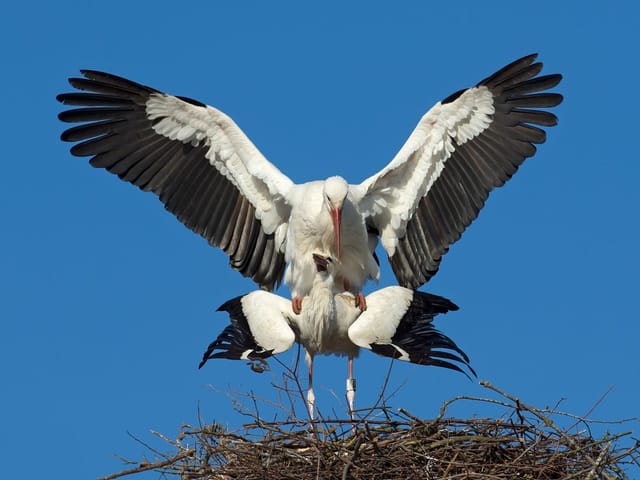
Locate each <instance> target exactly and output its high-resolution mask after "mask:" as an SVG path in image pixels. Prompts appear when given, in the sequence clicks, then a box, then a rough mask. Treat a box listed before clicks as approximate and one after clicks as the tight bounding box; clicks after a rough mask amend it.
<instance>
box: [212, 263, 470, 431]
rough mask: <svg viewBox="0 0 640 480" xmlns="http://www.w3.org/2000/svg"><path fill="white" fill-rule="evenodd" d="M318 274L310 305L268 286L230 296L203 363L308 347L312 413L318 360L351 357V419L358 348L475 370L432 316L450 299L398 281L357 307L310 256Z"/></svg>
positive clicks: (326, 267) (330, 271)
mask: <svg viewBox="0 0 640 480" xmlns="http://www.w3.org/2000/svg"><path fill="white" fill-rule="evenodd" d="M313 260H314V263H315V265H316V268H317V274H316V276H315V278H314V281H313V287H312V288H311V291H310V293H309V295H308V296H306V297H304V300H303V301H304V303H305V308H304V309H303V310H302V312H301V313H300V314H296V313H294V311H293V308H292V305H291V302H289V301H288V300H286V299H285V298H283V297H280V296H278V295H275V294H273V293H269V292H266V291H264V290H256V291H253V292H251V293H249V294H247V295H244V296H240V297H237V298H234V299H232V300H229V301H228V302H226V303H225V304H223V305H222V306H221V307H220V308H218V310H219V311H220V310H222V311H226V312H228V313H229V317H230V319H231V324H230V325H229V326H228V327H227V328H225V329H224V331H223V332H222V333H221V334H220V335H219V336H218V338H217V339H216V340H215V341H214V342H212V343H211V344H210V345H209V347H208V348H207V351H206V352H205V354H204V356H203V358H202V361H201V362H200V366H199V367H200V368H201V367H202V366H203V365H204V364H205V363H206V362H207V360H209V359H211V358H228V359H234V360H264V359H265V358H268V357H270V356H272V355H276V354H278V353H282V352H284V351H286V350H289V349H290V348H291V346H292V345H293V343H294V342H298V343H300V344H302V345H303V347H304V350H305V357H306V360H307V364H308V368H309V370H308V375H309V376H308V390H307V406H308V409H309V415H310V417H311V418H312V419H313V417H314V405H315V395H314V393H313V358H314V356H315V355H316V354H325V355H329V354H334V355H339V356H343V355H346V356H348V358H349V376H348V378H347V401H348V404H349V412H350V414H351V418H352V419H353V402H354V399H355V379H354V378H353V359H354V358H355V357H357V356H358V352H359V350H360V348H367V349H369V350H372V351H373V352H375V353H378V354H380V355H384V356H387V357H392V358H397V359H399V360H404V361H407V362H412V363H416V364H419V365H435V366H439V367H445V368H450V369H453V370H457V371H459V372H462V373H464V374H465V375H467V376H469V374H468V373H467V372H465V370H463V369H462V368H461V367H460V366H458V365H456V364H455V363H452V362H459V363H461V364H462V365H463V366H465V367H466V368H468V370H469V371H470V372H471V373H472V374H473V375H475V372H474V371H473V369H472V368H471V366H470V365H469V358H468V357H467V355H466V354H465V353H464V352H463V351H462V350H461V349H460V348H459V347H458V346H457V345H456V344H455V343H454V342H453V340H451V339H450V338H449V337H447V336H445V335H443V334H442V333H440V332H439V331H437V330H436V329H435V328H434V327H433V325H432V321H433V318H434V317H435V316H436V315H437V314H438V313H446V312H448V311H451V310H457V309H458V307H457V306H456V305H455V304H454V303H453V302H451V301H450V300H447V299H446V298H443V297H439V296H437V295H432V294H429V293H424V292H419V291H417V290H411V289H408V288H404V287H400V286H393V287H386V288H383V289H381V290H377V291H375V292H373V293H370V294H369V295H367V298H366V302H367V309H366V311H364V312H363V311H362V310H361V309H360V308H358V307H357V306H356V297H355V296H354V295H353V294H351V293H350V292H340V293H337V292H336V282H335V280H334V278H333V276H334V274H335V266H334V262H333V261H332V259H331V258H330V257H325V256H321V255H317V254H313Z"/></svg>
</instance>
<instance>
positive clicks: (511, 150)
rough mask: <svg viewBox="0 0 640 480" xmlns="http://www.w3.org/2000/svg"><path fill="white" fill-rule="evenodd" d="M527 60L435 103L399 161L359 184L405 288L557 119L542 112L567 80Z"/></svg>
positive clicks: (420, 278)
mask: <svg viewBox="0 0 640 480" xmlns="http://www.w3.org/2000/svg"><path fill="white" fill-rule="evenodd" d="M536 56H537V55H535V54H534V55H529V56H527V57H524V58H522V59H520V60H517V61H515V62H513V63H511V64H509V65H507V66H506V67H504V68H502V69H501V70H499V71H498V72H496V73H495V74H493V75H491V76H490V77H488V78H486V79H485V80H483V81H481V82H480V83H478V84H477V85H476V86H475V87H472V88H468V89H463V90H460V91H458V92H456V93H454V94H452V95H451V96H449V97H448V98H446V99H445V100H443V101H441V102H439V103H437V104H436V105H435V106H434V107H433V108H431V110H429V111H428V112H427V113H426V114H425V115H424V116H423V117H422V119H421V120H420V123H419V124H418V126H417V127H416V129H415V130H414V131H413V133H412V134H411V136H410V137H409V139H408V140H407V142H406V143H405V144H404V145H403V147H402V148H401V149H400V151H399V152H398V154H397V155H396V156H395V158H394V159H393V160H392V161H391V163H389V165H388V166H387V167H385V168H384V169H383V170H382V171H380V172H379V173H377V174H376V175H374V176H372V177H370V178H368V179H367V180H365V181H364V182H363V183H361V184H360V185H358V186H356V191H357V192H358V194H359V196H360V198H361V200H360V208H361V211H362V213H363V215H364V216H365V218H366V222H367V225H368V227H369V228H370V229H371V230H373V231H376V232H378V233H379V235H380V238H381V241H382V245H383V247H384V248H385V250H386V252H387V254H388V256H389V260H390V262H391V266H392V268H393V271H394V273H395V275H396V277H397V279H398V281H399V283H400V285H402V286H405V287H409V288H418V287H419V286H420V285H422V284H424V283H425V282H426V281H428V280H429V279H430V278H431V277H432V276H433V275H434V274H435V273H436V272H437V271H438V268H439V265H440V261H441V257H442V255H444V254H445V253H446V252H447V250H448V249H449V246H450V245H451V244H452V243H454V242H455V241H456V240H458V239H459V238H460V236H461V234H462V232H463V231H464V229H465V228H466V227H467V226H468V225H469V224H470V223H471V222H472V221H473V220H474V219H475V218H476V217H477V216H478V213H479V211H480V209H481V208H482V206H483V205H484V202H485V200H486V199H487V197H488V195H489V193H490V192H491V190H493V189H494V188H496V187H499V186H501V185H503V184H504V183H505V182H506V181H507V180H508V179H509V178H510V177H511V176H512V175H513V174H514V173H515V171H516V170H517V168H518V166H519V165H520V164H521V163H522V162H523V161H524V159H525V158H527V157H530V156H532V155H534V153H535V151H536V148H535V144H540V143H543V142H544V141H545V138H546V134H545V132H544V130H542V129H540V128H538V127H536V126H535V125H539V126H552V125H555V124H556V123H557V119H556V116H555V115H553V114H552V113H550V112H547V111H544V110H540V108H544V107H554V106H556V105H558V104H559V103H560V102H561V101H562V96H561V95H559V94H556V93H548V92H544V93H537V92H543V91H544V90H547V89H550V88H553V87H554V86H556V85H557V84H558V83H559V82H560V80H561V79H562V77H561V75H558V74H554V75H546V76H540V77H536V75H537V74H538V73H539V72H540V71H541V69H542V64H541V63H533V62H534V60H535V58H536Z"/></svg>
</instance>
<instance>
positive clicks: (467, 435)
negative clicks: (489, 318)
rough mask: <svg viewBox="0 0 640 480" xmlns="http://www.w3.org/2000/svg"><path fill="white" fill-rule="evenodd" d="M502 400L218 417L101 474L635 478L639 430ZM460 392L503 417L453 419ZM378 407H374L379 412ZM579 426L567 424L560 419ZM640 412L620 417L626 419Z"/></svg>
mask: <svg viewBox="0 0 640 480" xmlns="http://www.w3.org/2000/svg"><path fill="white" fill-rule="evenodd" d="M481 384H482V385H483V386H485V387H486V388H488V389H490V390H492V391H493V392H496V393H498V394H499V398H498V399H494V398H491V399H489V398H479V397H467V396H460V397H456V398H454V399H451V400H449V401H447V402H445V403H444V404H443V406H442V408H441V409H440V413H439V415H438V416H437V418H435V419H432V420H423V419H420V418H416V417H415V416H413V415H411V414H410V413H409V412H407V411H405V410H403V409H399V410H397V411H392V410H391V409H390V408H389V407H387V406H378V407H375V408H374V409H373V410H370V411H369V415H367V418H366V419H362V420H356V421H353V422H352V421H350V420H327V419H322V420H318V421H314V422H309V421H304V420H295V419H293V420H287V421H280V422H265V421H262V420H261V419H260V418H258V416H254V417H253V421H252V422H251V423H247V424H245V425H244V426H243V428H242V429H241V430H239V431H229V430H227V429H226V428H224V427H223V426H221V425H219V424H217V423H213V424H209V425H202V426H199V427H197V428H195V427H192V426H189V425H184V426H183V427H182V429H181V431H180V435H179V436H178V438H177V439H176V440H169V439H168V438H166V437H164V436H161V435H159V434H156V435H158V436H160V437H161V438H162V439H163V440H164V441H166V442H167V443H168V444H170V450H171V451H170V452H169V453H166V454H160V453H159V452H155V458H154V459H153V460H145V461H143V462H130V463H133V464H135V466H134V467H132V468H129V469H127V470H124V471H122V472H119V473H116V474H113V475H109V476H107V477H104V478H103V479H101V480H112V479H115V478H119V477H123V476H127V475H133V474H136V473H139V472H143V471H149V470H153V471H156V472H158V473H160V474H161V475H162V476H163V477H165V478H166V477H171V476H175V477H177V478H180V479H181V480H192V479H193V480H195V479H203V480H204V479H208V480H210V479H220V480H223V479H224V480H227V479H243V480H244V479H246V480H251V479H256V480H258V479H260V480H264V479H274V480H275V479H296V480H299V479H367V480H371V479H440V478H447V479H457V478H461V479H462V478H464V479H483V480H486V479H510V480H513V479H518V478H520V479H626V478H629V477H628V476H627V474H626V473H625V470H627V469H629V468H637V467H640V442H639V441H638V440H634V439H633V438H632V432H630V431H627V432H621V433H615V434H611V433H605V434H604V435H602V436H600V437H599V438H596V437H595V436H594V435H592V433H591V432H592V430H593V429H592V428H591V427H592V424H593V423H601V422H595V421H591V420H586V419H584V418H581V417H578V416H575V415H572V414H568V413H563V412H560V411H558V410H556V409H548V408H545V409H537V408H534V407H531V406H528V405H525V404H524V403H522V402H521V401H520V400H519V399H517V398H515V397H513V396H512V395H509V394H507V393H505V392H502V391H501V390H499V389H497V388H496V387H494V386H492V385H490V384H489V383H487V382H481ZM460 400H466V401H471V402H482V403H490V404H493V405H497V406H499V407H500V408H501V409H503V410H504V411H505V413H504V414H502V415H501V416H500V417H499V418H470V419H462V418H451V417H447V410H448V407H449V406H450V405H451V404H452V403H454V402H458V401H460ZM373 411H375V415H373V416H372V415H371V414H370V413H371V412H373ZM567 421H568V423H570V426H568V427H564V428H561V427H560V426H559V425H560V424H561V423H567ZM633 421H634V420H633V419H631V420H621V421H618V422H613V423H615V424H616V425H617V426H618V427H619V426H620V425H624V424H627V423H630V422H633Z"/></svg>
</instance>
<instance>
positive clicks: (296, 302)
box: [291, 295, 302, 315]
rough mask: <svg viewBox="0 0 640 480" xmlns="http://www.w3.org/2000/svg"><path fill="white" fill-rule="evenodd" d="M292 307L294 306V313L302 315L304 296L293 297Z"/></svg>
mask: <svg viewBox="0 0 640 480" xmlns="http://www.w3.org/2000/svg"><path fill="white" fill-rule="evenodd" d="M291 308H293V313H295V314H296V315H300V312H301V311H302V297H300V296H299V295H296V296H295V297H293V298H292V299H291Z"/></svg>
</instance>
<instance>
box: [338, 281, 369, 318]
mask: <svg viewBox="0 0 640 480" xmlns="http://www.w3.org/2000/svg"><path fill="white" fill-rule="evenodd" d="M342 284H343V286H344V289H345V291H347V292H348V291H349V290H350V288H349V287H350V286H351V285H350V284H349V280H347V279H346V278H345V279H344V280H343V282H342ZM355 295H356V307H358V308H359V309H360V311H361V312H364V311H365V310H366V309H367V300H366V298H365V297H364V295H363V294H362V292H358V293H356V294H355Z"/></svg>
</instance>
